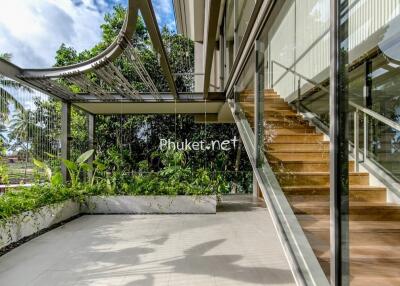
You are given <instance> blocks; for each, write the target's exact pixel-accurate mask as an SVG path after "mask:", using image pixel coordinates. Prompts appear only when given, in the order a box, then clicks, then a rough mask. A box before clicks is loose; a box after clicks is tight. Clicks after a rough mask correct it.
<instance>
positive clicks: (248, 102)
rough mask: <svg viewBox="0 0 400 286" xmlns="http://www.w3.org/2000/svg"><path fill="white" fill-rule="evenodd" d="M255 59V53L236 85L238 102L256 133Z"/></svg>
mask: <svg viewBox="0 0 400 286" xmlns="http://www.w3.org/2000/svg"><path fill="white" fill-rule="evenodd" d="M255 68H256V65H255V57H254V52H253V53H252V56H250V58H249V60H248V61H247V63H246V65H245V67H244V69H243V71H242V73H241V75H240V77H239V79H238V81H237V84H236V85H235V94H236V95H235V96H236V101H237V102H239V103H240V106H241V108H242V110H243V111H244V113H245V116H246V119H247V120H248V122H249V124H250V126H251V128H252V129H253V131H254V123H255V110H254V108H255V85H254V73H255Z"/></svg>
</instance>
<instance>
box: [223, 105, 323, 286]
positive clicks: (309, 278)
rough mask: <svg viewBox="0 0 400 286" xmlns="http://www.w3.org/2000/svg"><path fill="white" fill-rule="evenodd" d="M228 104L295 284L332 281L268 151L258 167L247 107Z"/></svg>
mask: <svg viewBox="0 0 400 286" xmlns="http://www.w3.org/2000/svg"><path fill="white" fill-rule="evenodd" d="M228 105H229V107H230V109H231V112H232V115H233V118H234V120H235V123H236V126H237V128H238V131H239V134H240V137H241V139H242V142H243V145H244V147H245V149H246V152H247V155H248V157H249V160H250V163H251V165H252V168H253V172H254V175H255V176H256V179H257V181H258V185H259V186H260V190H261V193H262V196H263V199H264V201H265V203H266V205H267V209H268V211H269V213H270V215H271V218H272V220H273V222H274V226H275V228H276V230H277V234H278V237H279V239H280V241H281V243H282V245H283V247H284V249H285V252H286V257H287V258H288V260H289V265H290V267H291V268H292V272H293V276H294V279H295V281H296V285H301V286H306V285H307V286H328V285H329V282H328V280H327V278H326V276H325V274H324V272H323V271H322V268H321V266H320V264H319V262H318V260H317V258H316V256H315V254H314V252H313V250H312V248H311V246H310V243H309V242H308V240H307V238H306V236H305V234H304V231H303V230H302V228H301V226H300V224H299V222H298V220H297V218H296V215H295V214H294V213H293V210H292V209H291V207H290V205H289V203H288V201H287V199H286V197H285V195H284V193H283V191H282V189H281V187H280V185H279V182H278V180H277V179H276V177H275V174H274V172H273V171H272V168H271V166H270V165H269V164H268V160H267V158H266V157H265V154H263V155H262V158H261V162H262V165H261V166H257V164H256V158H255V152H254V150H255V146H254V144H255V143H254V137H255V134H254V132H253V130H252V129H251V127H250V124H249V122H248V120H247V118H246V116H245V112H244V110H243V109H242V107H241V106H240V104H239V103H238V102H237V101H235V100H233V99H230V100H228Z"/></svg>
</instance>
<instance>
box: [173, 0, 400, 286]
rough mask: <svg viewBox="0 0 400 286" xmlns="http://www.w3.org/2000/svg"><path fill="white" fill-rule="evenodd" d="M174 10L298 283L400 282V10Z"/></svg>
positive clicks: (233, 1)
mask: <svg viewBox="0 0 400 286" xmlns="http://www.w3.org/2000/svg"><path fill="white" fill-rule="evenodd" d="M174 8H175V15H176V20H177V26H178V31H179V32H180V33H183V34H184V35H186V36H188V37H190V38H191V39H192V40H193V41H195V42H196V46H195V47H196V49H195V56H196V65H197V67H196V70H197V71H203V73H201V72H199V73H198V74H196V77H195V78H196V90H197V91H204V93H205V94H207V92H209V91H223V92H224V93H225V94H226V96H227V100H228V102H229V106H230V108H231V111H232V113H233V116H234V119H235V122H236V123H237V126H238V128H239V131H240V134H241V137H242V140H243V142H244V143H245V146H246V150H247V153H248V155H249V157H250V160H251V161H252V166H253V170H254V174H255V178H256V179H255V184H257V186H256V187H255V188H254V189H255V190H256V192H257V193H256V195H257V196H263V197H264V199H265V200H266V201H267V203H268V206H269V208H270V212H271V214H272V215H273V217H275V219H276V221H275V222H276V228H277V230H278V232H280V233H281V240H282V243H283V244H284V245H285V247H286V250H287V253H288V257H289V260H291V262H292V266H293V269H294V272H295V273H297V276H296V277H297V280H298V282H299V283H301V284H305V285H327V284H328V283H331V285H349V284H351V285H398V284H400V280H398V279H399V278H398V277H397V276H396V275H394V273H395V272H396V269H395V268H393V266H394V265H398V263H399V255H398V254H399V253H398V251H397V249H398V242H397V241H398V240H397V234H396V229H398V227H399V221H398V219H399V218H400V217H399V215H398V214H399V205H398V203H399V190H400V188H399V186H400V185H399V179H400V172H399V171H400V164H399V159H400V157H399V156H400V155H399V154H400V152H399V146H400V145H399V142H400V137H399V134H400V125H399V114H400V113H399V112H400V103H399V96H398V90H399V79H400V77H399V71H400V70H399V67H400V37H399V35H400V34H399V27H400V25H399V24H400V22H399V21H400V16H399V15H400V1H398V0H383V1H374V0H354V1H353V0H346V1H329V0H285V1H254V0H252V1H242V0H226V1H207V0H206V1H202V0H199V1H198V0H192V1H190V0H187V1H182V0H175V1H174ZM210 33H212V34H210ZM257 189H258V190H257Z"/></svg>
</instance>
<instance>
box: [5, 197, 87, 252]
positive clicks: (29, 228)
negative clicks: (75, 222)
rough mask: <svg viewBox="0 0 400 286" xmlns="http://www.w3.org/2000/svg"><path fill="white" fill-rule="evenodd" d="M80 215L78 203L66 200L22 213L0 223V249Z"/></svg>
mask: <svg viewBox="0 0 400 286" xmlns="http://www.w3.org/2000/svg"><path fill="white" fill-rule="evenodd" d="M79 213H80V206H79V203H77V202H74V201H72V200H67V201H64V202H61V203H56V204H52V205H48V206H44V207H41V208H39V209H37V210H35V211H27V212H23V213H21V214H19V215H14V216H12V217H10V218H8V219H7V220H2V221H0V249H1V248H4V247H6V246H7V245H9V244H11V243H15V242H17V241H19V240H21V239H23V238H25V237H28V236H31V235H33V234H35V233H37V232H39V231H41V230H43V229H46V228H49V227H51V226H52V225H54V224H57V223H59V222H62V221H65V220H68V219H70V218H71V217H74V216H77V215H79Z"/></svg>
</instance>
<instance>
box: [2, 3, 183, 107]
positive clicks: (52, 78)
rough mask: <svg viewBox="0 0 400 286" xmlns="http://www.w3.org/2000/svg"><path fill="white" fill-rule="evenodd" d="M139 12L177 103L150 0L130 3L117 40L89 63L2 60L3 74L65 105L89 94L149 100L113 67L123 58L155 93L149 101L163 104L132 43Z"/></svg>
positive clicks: (81, 99)
mask: <svg viewBox="0 0 400 286" xmlns="http://www.w3.org/2000/svg"><path fill="white" fill-rule="evenodd" d="M139 11H140V13H141V15H142V17H143V20H144V22H145V24H146V27H147V29H148V32H149V35H150V38H151V41H152V43H153V47H154V49H155V51H156V52H157V54H158V55H159V58H160V65H161V68H162V71H163V74H164V76H165V79H166V81H167V83H168V86H169V90H170V94H171V95H172V96H173V98H174V100H179V94H178V91H177V88H176V84H175V81H174V77H173V75H172V71H171V67H170V64H169V61H168V58H167V53H166V51H165V48H164V45H163V42H162V38H161V33H160V30H159V27H158V24H157V20H156V16H155V13H154V9H153V6H152V4H151V0H142V1H135V0H128V9H127V14H126V17H125V20H124V24H123V26H122V29H121V31H120V33H119V35H118V37H117V38H116V39H115V40H114V42H113V43H112V44H111V45H110V46H109V47H108V48H107V49H105V50H104V51H103V52H101V53H100V54H99V55H97V56H95V57H93V58H91V59H89V60H87V61H84V62H81V63H78V64H74V65H69V66H65V67H53V68H44V69H23V68H20V67H18V66H16V65H13V64H11V63H9V62H7V61H5V60H1V59H0V74H3V75H4V76H6V77H8V78H11V79H13V80H15V81H18V82H20V83H22V84H25V85H28V86H30V87H32V88H33V89H36V90H38V91H40V92H43V93H45V94H47V95H50V96H54V97H57V98H59V99H61V100H63V101H66V102H75V101H80V102H84V101H86V100H88V99H87V98H88V97H87V95H90V96H91V99H93V98H95V99H97V100H98V101H103V100H104V101H109V100H113V99H114V100H127V101H132V102H136V101H146V99H143V98H141V95H140V93H139V92H138V91H136V90H135V89H134V88H133V87H132V86H131V85H130V84H129V82H128V80H127V79H126V78H125V77H124V76H123V75H122V73H121V71H120V70H119V69H118V68H117V67H116V66H115V65H114V64H113V61H114V60H115V59H117V58H118V57H120V56H125V57H127V58H128V59H129V60H130V62H131V63H132V64H133V65H134V68H135V71H136V72H137V73H138V75H139V77H140V78H141V80H142V81H143V83H144V84H145V86H146V87H148V89H149V91H150V94H152V98H148V100H156V101H162V100H163V98H162V97H159V93H160V92H159V91H158V90H157V88H156V86H155V84H154V82H153V81H152V79H151V78H150V76H149V74H148V73H147V71H146V69H145V68H144V66H143V64H142V63H141V61H140V59H139V58H138V56H137V54H136V52H135V49H134V47H133V45H132V43H131V39H133V36H134V34H135V31H136V22H137V17H138V13H139ZM90 72H93V73H95V74H96V75H97V76H98V77H99V78H100V79H101V80H102V82H104V83H105V84H107V85H108V86H109V87H110V88H111V89H112V90H113V92H110V90H109V89H105V88H103V87H102V86H100V85H98V84H96V83H94V82H92V81H89V80H88V79H87V76H86V74H87V73H90ZM59 79H62V80H65V81H67V82H70V83H73V84H75V85H77V86H79V87H80V88H81V89H82V90H84V91H86V92H87V94H86V96H85V94H74V93H72V92H71V91H69V90H68V88H66V87H64V86H62V85H61V84H59V83H58V82H57V80H59Z"/></svg>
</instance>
